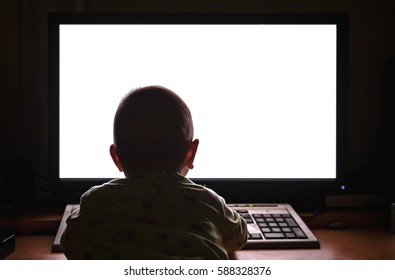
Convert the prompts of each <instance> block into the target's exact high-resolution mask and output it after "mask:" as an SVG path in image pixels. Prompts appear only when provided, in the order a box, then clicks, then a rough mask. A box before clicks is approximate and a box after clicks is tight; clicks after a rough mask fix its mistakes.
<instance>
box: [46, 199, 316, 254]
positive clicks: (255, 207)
mask: <svg viewBox="0 0 395 280" xmlns="http://www.w3.org/2000/svg"><path fill="white" fill-rule="evenodd" d="M229 207H230V208H232V209H234V210H235V211H236V212H238V213H239V214H240V215H241V216H242V217H243V218H244V219H245V220H246V222H247V228H248V240H247V244H246V245H245V246H244V248H243V249H268V248H271V249H276V248H278V249H280V248H311V249H313V248H315V249H318V248H320V243H319V241H318V239H317V238H316V237H315V236H314V234H313V233H312V232H311V231H310V229H309V228H308V227H307V226H306V224H305V223H304V222H303V220H302V219H301V218H300V216H299V215H298V214H297V213H296V212H295V210H294V209H293V208H292V206H291V205H289V204H252V205H251V204H229ZM76 208H78V204H68V205H66V208H65V211H64V213H63V217H62V220H61V222H60V225H59V228H58V231H57V233H56V236H55V239H54V242H53V244H52V252H62V248H61V246H60V237H61V235H62V232H63V231H64V229H65V226H66V219H67V217H68V216H69V215H70V214H71V213H72V212H73V211H74V210H75V209H76Z"/></svg>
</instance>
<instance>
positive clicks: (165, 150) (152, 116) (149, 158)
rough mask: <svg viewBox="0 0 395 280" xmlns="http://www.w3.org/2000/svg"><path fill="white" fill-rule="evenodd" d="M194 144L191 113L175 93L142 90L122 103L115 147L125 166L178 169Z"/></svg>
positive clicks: (157, 88)
mask: <svg viewBox="0 0 395 280" xmlns="http://www.w3.org/2000/svg"><path fill="white" fill-rule="evenodd" d="M192 140H193V122H192V116H191V112H190V110H189V108H188V106H187V105H186V104H185V102H184V101H183V100H182V99H181V98H180V97H179V96H178V95H177V94H175V93H174V92H173V91H171V90H169V89H167V88H165V87H161V86H149V87H143V88H138V89H135V90H132V91H130V92H129V93H128V94H127V95H126V96H125V97H124V98H123V99H122V100H121V102H120V104H119V107H118V109H117V112H116V114H115V117H114V145H115V149H116V151H117V155H118V157H119V160H120V162H121V163H122V165H124V166H125V165H128V164H129V165H130V164H132V165H133V164H134V165H138V164H139V163H140V162H145V163H147V162H149V163H152V164H153V165H155V163H156V162H158V161H162V162H163V161H165V162H167V163H168V164H169V165H170V167H171V168H174V169H177V168H179V167H180V166H182V164H183V161H184V159H185V154H186V152H187V150H188V147H189V144H190V143H191V141H192Z"/></svg>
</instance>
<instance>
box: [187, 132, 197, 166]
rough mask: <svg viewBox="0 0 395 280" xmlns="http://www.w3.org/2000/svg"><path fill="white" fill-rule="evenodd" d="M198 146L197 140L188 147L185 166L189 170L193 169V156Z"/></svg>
mask: <svg viewBox="0 0 395 280" xmlns="http://www.w3.org/2000/svg"><path fill="white" fill-rule="evenodd" d="M198 146H199V139H195V140H194V141H192V143H191V144H190V145H189V148H188V151H187V154H186V156H185V165H186V167H188V168H189V169H193V161H194V160H195V156H196V152H197V148H198Z"/></svg>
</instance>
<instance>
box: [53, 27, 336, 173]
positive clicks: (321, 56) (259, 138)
mask: <svg viewBox="0 0 395 280" xmlns="http://www.w3.org/2000/svg"><path fill="white" fill-rule="evenodd" d="M59 73H60V80H59V81H60V99H59V102H60V124H59V125H60V147H59V153H60V162H59V166H60V171H59V173H60V177H61V178H113V177H121V176H123V174H121V173H119V171H118V170H117V168H116V167H115V166H114V164H113V162H112V159H111V157H110V155H109V146H110V145H111V144H112V123H113V116H114V113H115V111H116V108H117V105H118V103H119V101H120V100H121V98H122V97H123V96H124V95H125V94H126V93H127V92H128V91H129V90H131V89H134V88H137V87H141V86H147V85H162V86H165V87H168V88H170V89H171V90H173V91H175V92H176V93H177V94H178V95H180V96H181V98H182V99H183V100H184V101H185V102H186V103H187V104H188V106H189V107H190V110H191V112H192V116H193V120H194V125H195V137H196V138H198V139H199V140H200V146H199V150H198V153H197V156H196V160H195V164H194V165H195V168H194V169H193V170H191V171H190V173H189V174H188V176H189V177H191V178H335V177H336V26H335V25H67V24H65V25H61V26H60V72H59Z"/></svg>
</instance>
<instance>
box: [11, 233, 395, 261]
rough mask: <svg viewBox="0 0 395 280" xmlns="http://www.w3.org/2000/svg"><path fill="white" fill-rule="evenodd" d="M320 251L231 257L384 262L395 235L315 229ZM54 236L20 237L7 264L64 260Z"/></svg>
mask: <svg viewBox="0 0 395 280" xmlns="http://www.w3.org/2000/svg"><path fill="white" fill-rule="evenodd" d="M313 233H314V234H315V236H316V237H317V238H318V239H319V240H320V243H321V249H276V250H272V249H270V250H267V249H265V250H241V251H238V252H236V253H235V254H233V255H232V256H231V258H232V259H244V260H258V259H265V260H287V259H288V260H289V259H291V260H296V259H304V260H306V259H307V260H311V259H317V260H332V259H338V260H345V259H353V260H360V259H363V260H382V259H395V234H394V233H391V232H390V231H389V230H388V229H386V228H352V229H340V230H332V229H315V230H313ZM53 239H54V236H53V235H19V236H17V237H16V249H15V251H14V253H12V254H11V255H9V256H8V257H7V258H6V259H8V260H21V259H22V260H33V259H35V260H64V259H65V256H64V255H63V254H62V253H51V245H52V242H53Z"/></svg>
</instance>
